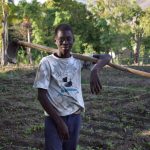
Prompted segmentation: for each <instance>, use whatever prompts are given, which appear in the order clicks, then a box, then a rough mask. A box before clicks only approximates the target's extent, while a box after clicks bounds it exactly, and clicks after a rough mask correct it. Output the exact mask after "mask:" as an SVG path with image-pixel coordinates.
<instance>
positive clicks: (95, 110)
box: [0, 66, 150, 150]
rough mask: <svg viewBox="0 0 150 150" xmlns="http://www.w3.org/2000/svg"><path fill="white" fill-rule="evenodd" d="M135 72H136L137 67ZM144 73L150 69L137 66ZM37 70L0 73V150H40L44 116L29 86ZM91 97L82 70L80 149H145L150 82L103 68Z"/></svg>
mask: <svg viewBox="0 0 150 150" xmlns="http://www.w3.org/2000/svg"><path fill="white" fill-rule="evenodd" d="M136 69H139V68H138V67H136ZM140 69H141V70H145V71H149V70H150V67H149V66H147V67H141V68H140ZM35 70H36V68H33V67H21V68H17V67H7V68H1V69H0V118H1V122H0V150H38V149H39V150H43V145H44V135H43V130H44V125H43V122H44V115H43V110H42V108H41V106H40V104H39V102H38V101H37V92H36V90H35V89H33V88H32V85H33V81H34V77H35V72H36V71H35ZM100 76H101V80H102V85H103V90H102V92H101V94H100V95H92V94H91V93H90V88H89V82H88V81H89V71H83V76H82V82H83V84H82V88H83V97H84V100H85V107H86V109H85V113H83V114H82V116H83V124H82V129H81V134H80V141H79V145H80V149H82V150H149V149H150V109H149V108H150V79H148V78H144V77H139V76H136V75H131V74H129V73H125V72H120V71H117V70H114V69H112V68H109V67H108V68H105V69H104V70H103V72H101V73H100Z"/></svg>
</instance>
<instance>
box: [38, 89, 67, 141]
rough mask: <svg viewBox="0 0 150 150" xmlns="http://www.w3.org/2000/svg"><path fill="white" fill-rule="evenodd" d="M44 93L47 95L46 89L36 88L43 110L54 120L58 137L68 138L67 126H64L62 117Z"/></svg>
mask: <svg viewBox="0 0 150 150" xmlns="http://www.w3.org/2000/svg"><path fill="white" fill-rule="evenodd" d="M46 95H47V90H45V89H41V88H38V100H39V101H40V103H41V105H42V107H43V108H44V110H45V111H46V112H47V113H48V114H49V115H50V116H51V118H52V119H53V120H54V123H55V125H56V128H57V131H58V134H59V136H60V138H62V139H64V140H67V139H69V131H68V127H67V126H66V124H65V123H64V121H63V120H62V118H61V117H60V116H59V115H58V113H57V111H56V110H55V108H54V107H53V106H52V104H51V103H50V102H49V100H48V99H47V96H46Z"/></svg>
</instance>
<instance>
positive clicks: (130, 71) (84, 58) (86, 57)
mask: <svg viewBox="0 0 150 150" xmlns="http://www.w3.org/2000/svg"><path fill="white" fill-rule="evenodd" d="M17 43H18V44H19V45H22V46H26V47H30V48H35V49H38V50H42V51H46V52H49V53H54V52H57V51H58V50H57V49H54V48H50V47H47V46H42V45H39V44H32V43H28V42H24V41H17ZM72 55H73V57H74V58H77V59H80V60H83V61H90V62H97V61H98V59H97V58H93V57H89V56H85V55H81V54H77V53H72ZM108 65H109V66H110V67H113V68H115V69H118V70H121V71H125V72H129V73H132V74H136V75H139V76H143V77H147V78H150V73H148V72H144V71H140V70H136V69H132V68H128V67H124V66H121V65H117V64H113V63H109V64H108Z"/></svg>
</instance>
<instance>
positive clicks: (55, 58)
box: [34, 24, 111, 150]
mask: <svg viewBox="0 0 150 150" xmlns="http://www.w3.org/2000/svg"><path fill="white" fill-rule="evenodd" d="M73 43H74V36H73V31H72V29H71V27H70V26H69V25H68V24H61V25H59V26H58V27H57V28H56V29H55V44H56V45H57V47H58V53H54V54H51V55H49V56H46V57H44V58H43V59H42V60H41V62H40V65H39V68H38V71H37V75H36V78H35V82H34V87H35V88H38V100H39V101H40V103H41V105H42V107H43V109H44V111H45V115H46V117H45V150H76V147H77V143H78V138H79V131H80V126H81V116H80V113H81V111H82V110H83V109H84V102H83V97H82V91H81V68H82V66H83V62H82V61H81V60H79V59H75V58H73V56H72V55H71V53H70V52H71V48H72V45H73ZM95 57H97V58H100V59H99V61H98V62H97V63H96V64H95V65H94V66H93V68H92V70H91V77H90V86H91V92H92V93H95V94H98V93H99V92H100V90H101V88H102V87H101V84H100V80H99V78H98V72H99V71H100V70H101V69H102V68H103V67H104V66H105V65H106V64H107V63H108V62H109V61H110V59H111V57H110V56H109V55H95Z"/></svg>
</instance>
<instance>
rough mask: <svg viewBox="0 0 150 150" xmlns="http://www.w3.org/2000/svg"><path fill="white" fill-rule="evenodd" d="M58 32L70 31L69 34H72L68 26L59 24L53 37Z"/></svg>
mask: <svg viewBox="0 0 150 150" xmlns="http://www.w3.org/2000/svg"><path fill="white" fill-rule="evenodd" d="M58 31H71V33H72V34H73V30H72V28H71V26H70V25H69V24H59V25H58V26H57V27H56V28H55V36H56V35H57V33H58Z"/></svg>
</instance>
